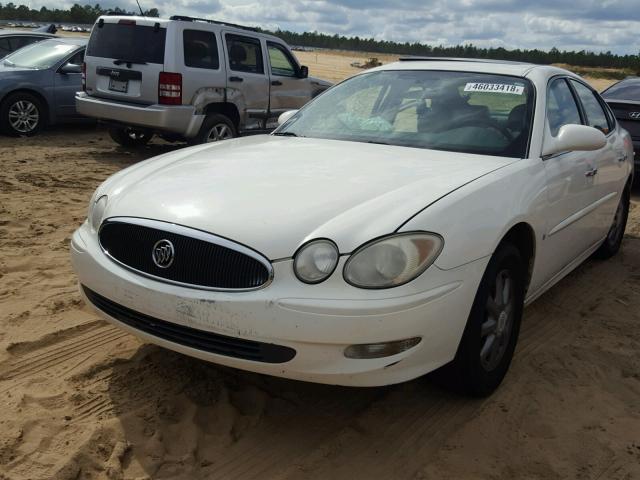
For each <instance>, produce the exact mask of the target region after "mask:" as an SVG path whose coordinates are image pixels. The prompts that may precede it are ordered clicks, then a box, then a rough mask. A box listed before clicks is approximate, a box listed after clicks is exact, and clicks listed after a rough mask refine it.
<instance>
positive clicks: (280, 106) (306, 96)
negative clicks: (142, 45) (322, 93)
mask: <svg viewBox="0 0 640 480" xmlns="http://www.w3.org/2000/svg"><path fill="white" fill-rule="evenodd" d="M267 53H268V58H269V76H270V79H271V87H270V92H269V99H270V100H269V116H270V117H271V118H275V119H277V118H278V116H280V114H281V113H282V112H286V111H287V110H296V109H298V108H300V107H302V106H303V105H304V104H305V103H307V102H308V101H309V100H310V99H311V89H310V84H309V82H308V81H307V80H306V79H304V78H301V77H300V65H299V64H298V62H297V61H296V60H295V58H294V57H293V55H292V54H291V52H289V50H288V49H287V48H286V47H285V46H284V45H281V44H279V43H276V42H271V41H268V42H267Z"/></svg>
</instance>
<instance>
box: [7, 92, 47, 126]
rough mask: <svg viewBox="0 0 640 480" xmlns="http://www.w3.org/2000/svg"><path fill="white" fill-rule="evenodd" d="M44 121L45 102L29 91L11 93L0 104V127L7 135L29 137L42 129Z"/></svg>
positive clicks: (45, 116) (45, 121)
mask: <svg viewBox="0 0 640 480" xmlns="http://www.w3.org/2000/svg"><path fill="white" fill-rule="evenodd" d="M46 123H47V109H46V106H45V104H44V103H43V102H42V100H40V98H38V97H36V96H35V95H32V94H30V93H26V92H17V93H12V94H10V95H8V96H7V97H6V98H5V99H4V100H3V101H2V105H0V128H1V129H2V131H3V132H5V133H7V134H9V135H13V136H16V137H17V136H25V137H30V136H32V135H36V134H37V133H39V132H40V131H42V129H43V128H44V127H45V125H46Z"/></svg>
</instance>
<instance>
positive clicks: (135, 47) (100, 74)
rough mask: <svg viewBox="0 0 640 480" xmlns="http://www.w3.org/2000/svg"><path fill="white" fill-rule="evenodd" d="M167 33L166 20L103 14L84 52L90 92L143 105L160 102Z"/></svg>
mask: <svg viewBox="0 0 640 480" xmlns="http://www.w3.org/2000/svg"><path fill="white" fill-rule="evenodd" d="M166 36H167V21H166V20H160V19H153V18H144V17H117V16H114V17H111V16H109V17H100V18H99V19H98V21H97V22H96V24H95V25H94V26H93V29H92V31H91V37H90V39H89V44H88V45H87V52H86V55H85V63H86V76H87V80H86V82H87V83H86V91H87V94H89V95H91V96H94V97H102V98H110V99H113V100H118V101H123V102H132V103H140V104H144V105H150V104H154V103H158V77H159V74H160V72H162V71H163V70H164V58H165V47H166Z"/></svg>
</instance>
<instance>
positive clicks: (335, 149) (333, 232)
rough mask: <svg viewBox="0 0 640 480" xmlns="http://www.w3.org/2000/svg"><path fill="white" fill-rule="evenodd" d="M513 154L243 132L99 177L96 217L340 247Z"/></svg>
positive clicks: (271, 244)
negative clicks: (326, 241)
mask: <svg viewBox="0 0 640 480" xmlns="http://www.w3.org/2000/svg"><path fill="white" fill-rule="evenodd" d="M513 161H514V160H513V159H508V158H501V157H490V156H482V155H468V154H460V153H451V152H439V151H433V150H423V149H417V148H408V147H396V146H387V145H378V144H366V143H355V142H345V141H336V140H319V139H310V138H291V137H277V136H267V135H260V136H253V137H246V138H242V139H236V140H227V141H224V142H221V143H218V144H209V145H200V146H197V147H192V148H186V149H182V150H178V151H175V152H172V153H169V154H165V155H163V156H161V157H156V158H154V159H150V160H147V161H145V162H142V163H140V164H138V165H135V166H133V167H130V168H128V169H126V170H123V171H121V172H120V173H118V174H116V175H115V176H113V177H111V178H110V179H109V180H107V181H106V182H105V183H104V184H103V185H102V186H101V187H100V188H99V189H98V193H97V194H99V195H103V194H107V195H108V196H109V202H108V205H107V209H106V211H105V218H107V217H115V216H133V217H143V218H152V219H156V220H161V221H166V222H172V223H176V224H180V225H185V226H188V227H193V228H197V229H200V230H204V231H207V232H211V233H214V234H216V235H220V236H223V237H226V238H229V239H232V240H235V241H237V242H240V243H243V244H245V245H247V246H250V247H252V248H254V249H256V250H258V251H260V252H261V253H263V254H264V255H265V256H267V257H268V258H269V259H271V260H274V259H281V258H287V257H291V256H292V255H293V253H294V252H295V251H296V249H297V248H298V247H299V246H300V245H301V244H303V243H304V242H305V241H307V240H309V239H312V238H318V237H324V238H331V239H332V240H334V241H335V242H336V244H337V245H338V247H339V249H340V252H341V253H348V252H351V251H353V250H354V249H355V248H357V247H358V246H359V245H361V244H362V243H364V242H366V241H369V240H371V239H372V238H375V237H378V236H380V235H385V234H388V233H391V232H393V231H395V230H396V229H397V228H398V227H399V226H401V225H402V224H403V223H404V222H405V221H407V220H408V219H409V218H410V217H411V216H413V215H414V214H415V213H417V212H418V211H420V210H422V209H423V208H425V207H426V206H428V205H430V204H431V203H433V202H435V201H437V200H438V199H440V198H441V197H443V196H444V195H446V194H447V193H449V192H451V191H452V190H455V189H457V188H459V187H460V186H462V185H464V184H466V183H468V182H471V181H473V180H474V179H476V178H478V177H480V176H483V175H485V174H487V173H489V172H491V171H493V170H496V169H498V168H501V167H502V166H504V165H507V164H508V163H510V162H513Z"/></svg>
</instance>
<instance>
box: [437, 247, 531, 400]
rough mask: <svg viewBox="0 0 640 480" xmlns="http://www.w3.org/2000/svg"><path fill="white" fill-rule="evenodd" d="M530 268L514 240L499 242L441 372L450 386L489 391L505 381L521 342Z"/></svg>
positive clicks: (479, 393) (439, 375)
mask: <svg viewBox="0 0 640 480" xmlns="http://www.w3.org/2000/svg"><path fill="white" fill-rule="evenodd" d="M525 271H526V269H525V266H524V262H523V260H522V256H521V255H520V252H519V250H518V249H517V248H516V247H515V246H514V245H512V244H510V243H504V244H502V245H500V246H499V247H498V249H497V250H496V251H495V253H494V254H493V256H492V257H491V260H490V261H489V265H488V266H487V269H486V271H485V273H484V275H483V277H482V281H481V282H480V286H479V287H478V291H477V293H476V296H475V299H474V302H473V306H472V307H471V313H470V314H469V318H468V320H467V326H466V327H465V331H464V333H463V336H462V340H461V342H460V345H459V347H458V351H457V352H456V356H455V358H454V360H453V361H452V362H451V363H449V364H448V365H445V366H444V367H443V368H442V369H441V370H439V371H438V372H437V373H436V378H438V379H440V380H442V381H443V383H445V384H446V385H447V386H448V387H451V388H453V389H455V390H458V391H462V392H463V393H466V394H470V395H474V396H486V395H489V394H491V393H492V392H493V391H494V390H495V389H496V388H497V387H498V386H499V385H500V383H501V382H502V379H503V378H504V376H505V374H506V373H507V370H508V369H509V365H510V364H511V359H512V358H513V352H514V350H515V347H516V343H517V341H518V333H519V331H520V322H521V319H522V311H523V309H524V291H525Z"/></svg>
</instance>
